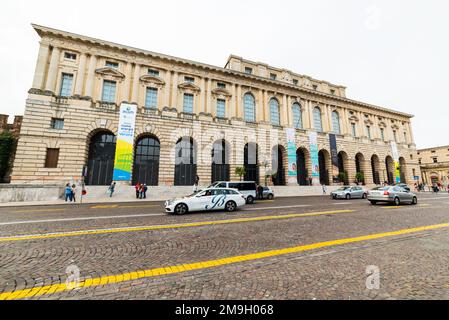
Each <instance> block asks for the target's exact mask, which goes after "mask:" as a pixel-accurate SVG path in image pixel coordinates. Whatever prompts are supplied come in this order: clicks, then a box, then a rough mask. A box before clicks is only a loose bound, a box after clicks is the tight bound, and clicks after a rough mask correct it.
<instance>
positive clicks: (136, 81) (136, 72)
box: [131, 63, 140, 103]
mask: <svg viewBox="0 0 449 320" xmlns="http://www.w3.org/2000/svg"><path fill="white" fill-rule="evenodd" d="M139 82H140V65H138V64H137V63H136V65H135V67H134V78H133V92H132V96H131V102H132V103H139Z"/></svg>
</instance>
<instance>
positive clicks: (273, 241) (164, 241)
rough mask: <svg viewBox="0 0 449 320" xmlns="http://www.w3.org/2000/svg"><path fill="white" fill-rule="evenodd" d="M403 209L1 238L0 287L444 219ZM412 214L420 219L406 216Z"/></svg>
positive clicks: (274, 247) (247, 251) (203, 258)
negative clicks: (68, 272) (75, 270)
mask: <svg viewBox="0 0 449 320" xmlns="http://www.w3.org/2000/svg"><path fill="white" fill-rule="evenodd" d="M405 213H406V212H402V213H401V211H396V212H395V213H394V214H384V215H382V216H381V219H374V218H375V217H376V216H375V215H372V216H369V215H367V214H364V213H361V214H354V215H351V216H348V215H330V216H318V217H310V218H302V219H292V220H288V221H287V220H285V221H264V222H257V223H246V224H245V223H241V224H232V225H216V226H208V227H200V228H186V229H179V230H163V231H155V232H153V231H152V232H130V233H121V234H103V235H95V236H80V237H62V238H58V239H46V240H33V241H21V242H5V243H0V261H2V268H1V269H0V284H1V291H7V290H8V288H9V287H10V286H11V285H12V284H11V283H12V282H11V281H12V280H14V281H15V282H14V283H13V285H14V286H16V284H20V285H21V286H26V285H28V286H29V285H30V283H34V282H39V283H40V282H41V281H43V282H44V283H48V282H50V283H51V282H52V281H53V280H52V279H53V277H57V278H58V279H59V277H64V272H65V269H66V268H67V266H69V265H70V264H71V263H75V264H76V265H77V266H78V267H79V268H80V269H81V270H83V274H84V275H88V276H90V277H98V276H104V275H110V274H117V273H123V272H131V271H135V270H145V269H148V268H151V267H154V268H158V267H163V266H166V265H177V264H185V263H190V262H192V261H207V260H210V259H221V258H223V257H227V256H235V255H241V254H250V253H254V252H262V251H266V250H277V249H281V248H286V247H291V246H296V245H303V244H310V243H316V242H321V241H330V240H335V239H342V238H347V237H354V236H361V235H367V234H373V233H382V232H385V231H393V230H398V229H403V228H411V227H418V226H423V225H426V224H436V223H444V222H448V221H449V219H448V217H447V212H446V215H445V216H444V217H438V218H437V217H435V215H431V214H428V215H427V214H426V215H422V214H419V215H418V214H417V213H416V210H414V211H411V212H408V214H409V216H404V214H405ZM413 215H417V216H418V217H419V218H420V219H411V218H410V216H413ZM388 217H389V218H388ZM318 251H319V250H318ZM18 274H19V275H20V278H19V279H17V275H18ZM41 279H44V280H41Z"/></svg>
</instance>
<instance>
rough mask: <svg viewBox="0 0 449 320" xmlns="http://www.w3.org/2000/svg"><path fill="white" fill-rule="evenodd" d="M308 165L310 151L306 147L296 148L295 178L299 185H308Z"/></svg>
mask: <svg viewBox="0 0 449 320" xmlns="http://www.w3.org/2000/svg"><path fill="white" fill-rule="evenodd" d="M309 166H310V153H309V150H307V149H306V148H303V147H301V148H298V149H297V150H296V169H297V172H298V173H297V179H298V184H299V185H300V186H307V185H309V179H308V177H309V169H308V168H309Z"/></svg>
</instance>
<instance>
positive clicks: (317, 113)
mask: <svg viewBox="0 0 449 320" xmlns="http://www.w3.org/2000/svg"><path fill="white" fill-rule="evenodd" d="M313 128H314V129H315V130H316V131H319V132H321V131H323V125H322V123H321V110H320V108H318V107H315V109H313Z"/></svg>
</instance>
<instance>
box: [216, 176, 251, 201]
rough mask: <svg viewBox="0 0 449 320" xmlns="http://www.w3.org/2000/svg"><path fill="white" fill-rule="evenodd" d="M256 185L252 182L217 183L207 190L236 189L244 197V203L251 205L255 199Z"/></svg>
mask: <svg viewBox="0 0 449 320" xmlns="http://www.w3.org/2000/svg"><path fill="white" fill-rule="evenodd" d="M256 187H257V184H256V183H255V182H254V181H217V182H214V183H213V184H211V185H210V186H209V188H230V189H236V190H238V191H239V192H240V193H242V194H243V195H244V196H245V199H246V203H248V204H252V203H254V200H255V199H256V198H257V191H256Z"/></svg>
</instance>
